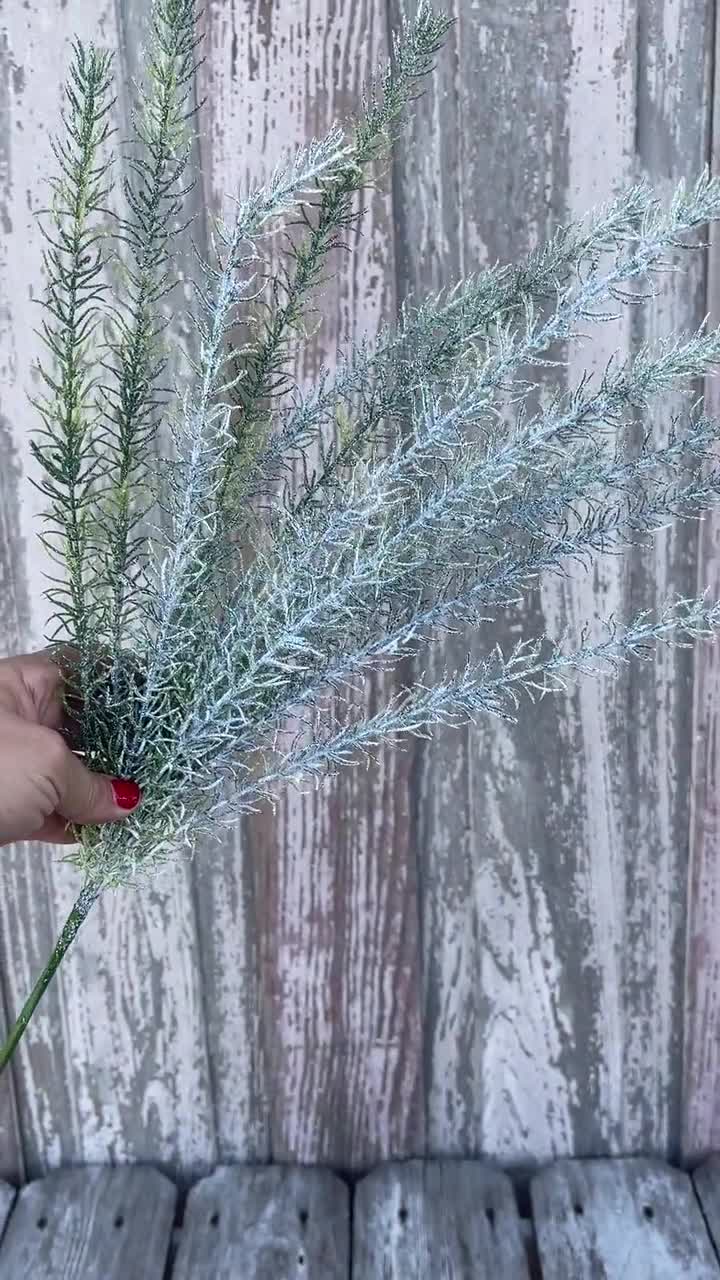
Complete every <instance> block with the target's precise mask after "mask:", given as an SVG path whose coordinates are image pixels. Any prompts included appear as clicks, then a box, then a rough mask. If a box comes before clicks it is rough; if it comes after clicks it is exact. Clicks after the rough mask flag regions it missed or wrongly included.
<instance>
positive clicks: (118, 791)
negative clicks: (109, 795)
mask: <svg viewBox="0 0 720 1280" xmlns="http://www.w3.org/2000/svg"><path fill="white" fill-rule="evenodd" d="M110 785H111V786H112V789H113V795H114V797H115V803H116V805H117V806H118V808H120V809H134V808H135V807H136V805H139V803H140V797H141V795H142V792H141V790H140V788H139V786H138V784H137V782H128V781H127V779H125V778H113V779H112V780H111V784H110Z"/></svg>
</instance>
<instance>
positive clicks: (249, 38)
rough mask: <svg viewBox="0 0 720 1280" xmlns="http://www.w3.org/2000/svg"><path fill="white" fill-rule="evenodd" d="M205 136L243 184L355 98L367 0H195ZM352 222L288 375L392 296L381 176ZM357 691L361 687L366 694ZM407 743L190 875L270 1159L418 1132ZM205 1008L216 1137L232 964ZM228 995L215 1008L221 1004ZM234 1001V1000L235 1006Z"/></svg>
mask: <svg viewBox="0 0 720 1280" xmlns="http://www.w3.org/2000/svg"><path fill="white" fill-rule="evenodd" d="M208 21H209V28H210V47H211V49H212V54H211V58H210V67H209V71H208V74H210V75H211V76H212V79H211V81H209V82H208V83H209V88H210V97H209V102H208V111H209V112H210V117H211V121H212V124H211V135H210V142H211V147H210V150H209V154H208V158H207V162H206V166H205V173H206V180H207V181H209V194H210V196H211V199H212V202H213V203H217V201H218V200H219V198H220V196H221V193H222V192H223V191H230V192H233V191H236V190H237V189H238V188H240V189H241V190H242V189H244V188H245V187H246V186H247V184H248V183H249V182H250V181H252V180H253V179H257V178H258V177H260V176H261V175H262V174H263V173H264V172H266V171H267V169H268V168H269V167H270V166H272V165H273V164H274V163H276V162H277V161H278V160H279V159H280V158H281V157H282V156H285V155H287V154H288V152H289V150H290V148H291V147H292V146H294V145H296V144H298V143H301V142H304V141H305V140H306V139H307V138H308V137H309V136H312V135H317V134H320V133H322V132H323V131H324V130H326V128H327V127H328V126H329V125H330V123H331V122H333V121H334V120H335V119H336V118H338V117H341V118H342V117H345V116H346V115H347V113H348V111H349V110H350V109H351V108H354V107H356V106H357V105H358V103H359V98H360V93H361V88H362V82H363V79H364V78H365V76H366V75H367V73H368V72H369V71H371V70H372V69H373V68H374V66H375V64H376V61H377V59H378V58H379V56H380V55H381V53H382V51H383V50H384V49H385V46H386V21H385V5H384V4H383V3H381V0H361V2H357V0H353V2H352V3H351V2H350V0H342V3H338V4H337V5H333V6H332V7H330V8H329V7H328V5H327V4H326V3H325V0H309V3H308V4H307V5H303V6H300V5H297V4H288V5H281V6H267V5H255V4H252V5H249V6H248V5H246V4H244V3H240V2H239V0H222V3H215V4H211V5H210V6H209V10H208ZM365 200H366V206H367V208H366V212H365V215H364V217H363V222H362V234H361V235H358V236H353V249H354V252H353V254H352V257H347V256H343V257H341V258H340V260H339V261H338V263H337V266H338V270H339V275H338V278H337V279H336V280H333V281H332V282H330V283H328V284H327V285H325V286H324V287H323V290H322V297H321V299H320V303H321V311H320V315H319V317H313V325H314V324H315V323H316V321H317V319H320V320H321V321H322V325H321V328H320V331H319V333H318V334H317V335H316V336H315V337H314V340H313V341H311V342H309V343H308V344H307V345H306V346H305V347H304V350H303V354H302V357H301V358H300V359H299V360H298V362H297V364H296V365H295V368H296V370H297V374H298V376H299V377H300V378H301V379H302V380H303V381H305V380H307V379H309V378H310V377H311V376H312V375H313V374H314V373H316V372H317V370H318V368H319V366H320V364H321V363H322V362H323V361H327V362H329V363H332V362H333V359H334V356H335V351H336V348H337V346H338V345H344V344H346V343H347V342H348V341H349V340H350V339H354V338H357V337H359V336H360V335H361V334H363V333H369V334H372V332H373V331H374V330H375V329H376V327H377V325H378V322H379V320H380V319H381V318H382V317H383V316H387V315H389V314H390V313H391V311H392V305H393V284H394V280H393V246H392V226H391V217H390V197H389V194H388V192H387V185H386V186H385V187H384V188H382V189H381V190H380V191H379V192H377V193H372V192H369V193H366V198H365ZM376 696H377V693H376V691H375V690H374V689H373V690H370V692H369V694H368V697H369V699H370V700H371V701H372V700H373V699H374V698H376ZM409 769H410V757H408V756H402V755H399V754H394V753H391V752H390V753H385V754H384V755H383V756H382V758H381V760H380V762H379V763H378V764H377V766H374V767H372V768H370V769H369V770H367V771H365V770H364V769H363V770H358V771H357V772H353V773H352V774H350V773H346V775H345V776H344V777H343V778H340V779H339V780H337V782H334V783H332V784H328V785H323V786H322V787H321V788H320V789H319V790H318V791H317V792H315V793H313V794H311V795H307V796H303V795H299V794H297V793H295V792H292V791H287V792H286V793H284V794H283V795H282V796H281V797H280V801H279V807H278V812H277V816H276V817H275V818H274V819H272V818H270V817H269V816H265V815H263V816H262V817H260V818H258V819H257V820H255V819H253V820H252V821H249V822H248V823H247V824H246V825H245V836H244V840H245V841H246V842H247V844H246V847H247V848H248V850H249V858H250V859H251V861H248V862H246V863H245V864H244V867H243V868H241V866H240V863H239V861H237V860H236V866H237V868H238V870H237V874H238V875H243V876H245V875H247V874H249V868H250V866H251V865H252V866H254V875H255V881H254V884H253V886H252V887H251V888H249V889H248V891H247V895H245V890H243V891H242V892H239V893H238V894H237V895H236V896H234V898H233V900H232V901H229V900H226V901H219V902H218V900H217V898H215V901H213V895H217V892H218V886H217V885H212V884H210V883H207V884H205V883H203V884H202V885H201V884H200V883H198V889H199V895H200V898H201V900H202V899H203V898H204V899H205V901H206V902H207V903H208V906H207V909H205V908H203V912H204V914H205V915H206V916H207V917H208V918H209V917H210V915H211V913H212V911H213V910H214V909H215V905H216V903H217V905H219V908H220V917H219V919H218V920H217V923H216V927H215V929H214V930H213V932H212V935H211V936H210V937H209V938H208V939H206V944H207V952H206V960H205V965H206V971H207V970H210V971H212V972H215V973H220V972H225V973H233V972H234V973H236V974H239V975H243V977H242V982H243V984H244V982H245V976H244V975H246V974H247V972H248V965H249V963H250V960H249V952H248V946H247V937H248V931H247V925H246V923H245V921H246V919H247V915H246V909H245V907H244V906H242V903H243V902H244V901H246V900H250V901H252V902H254V909H255V913H256V920H257V922H258V927H259V934H260V936H259V944H258V945H259V960H260V966H261V975H262V997H261V998H262V1012H261V1021H262V1041H263V1049H262V1056H263V1060H264V1070H265V1072H266V1079H267V1082H268V1090H269V1093H270V1097H269V1106H270V1133H271V1150H272V1152H273V1155H274V1157H275V1158H277V1159H281V1160H299V1161H303V1162H315V1161H318V1162H320V1163H331V1164H336V1165H341V1166H345V1167H347V1166H349V1165H363V1164H367V1163H368V1162H370V1161H372V1160H376V1159H380V1158H382V1157H383V1156H386V1155H387V1154H388V1153H390V1152H391V1151H394V1150H402V1151H406V1152H409V1151H417V1150H420V1149H421V1147H422V1116H421V1110H420V1091H419V1079H420V1012H419V972H418V950H419V949H418V943H417V913H416V905H415V895H416V887H415V865H414V861H415V860H414V854H413V852H412V847H411V843H410V840H409V831H408V818H407V813H408V807H409V800H408V793H409ZM219 999H220V1013H221V1014H222V1016H219V1017H218V1018H217V1020H216V1021H215V1022H214V1023H211V1024H209V1025H210V1052H211V1055H212V1057H213V1060H214V1062H215V1063H216V1064H217V1078H218V1079H219V1080H222V1079H223V1077H224V1076H225V1072H228V1076H227V1080H226V1081H224V1082H223V1083H221V1084H220V1085H219V1092H218V1129H219V1134H220V1135H221V1136H220V1141H221V1143H225V1144H226V1146H225V1149H226V1150H231V1149H232V1143H233V1142H234V1138H233V1136H232V1124H233V1117H234V1115H235V1112H236V1109H237V1107H238V1097H240V1096H241V1093H240V1092H238V1091H234V1090H233V1086H232V1082H233V1080H235V1079H237V1080H238V1081H239V1088H240V1090H241V1091H244V1092H245V1094H247V1090H248V1088H249V1085H248V1071H249V1060H248V1058H247V1057H244V1056H241V1057H240V1058H239V1059H237V1031H236V1022H235V1019H236V1016H237V1014H236V1009H237V1004H238V992H237V987H236V984H235V981H234V980H232V979H226V982H225V983H224V984H222V985H221V990H220V994H219ZM231 1006H232V1010H233V1013H232V1016H231V1017H228V1016H227V1014H228V1013H229V1012H230V1007H231ZM244 1016H245V1015H243V1017H244Z"/></svg>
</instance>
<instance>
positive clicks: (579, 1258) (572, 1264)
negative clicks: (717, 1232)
mask: <svg viewBox="0 0 720 1280" xmlns="http://www.w3.org/2000/svg"><path fill="white" fill-rule="evenodd" d="M530 1191H531V1197H532V1209H533V1221H534V1224H535V1234H536V1238H537V1242H538V1251H539V1255H540V1262H541V1265H542V1269H543V1275H548V1276H552V1278H553V1280H627V1278H629V1277H630V1276H632V1280H676V1277H678V1276H683V1277H686V1278H687V1280H716V1277H717V1276H718V1274H720V1268H718V1263H717V1259H716V1257H715V1253H714V1251H713V1247H712V1244H711V1242H710V1238H709V1236H708V1234H707V1231H706V1230H705V1226H704V1223H703V1219H702V1214H701V1212H700V1209H699V1207H698V1203H697V1201H696V1199H695V1196H694V1194H693V1189H692V1183H691V1182H690V1179H689V1178H688V1176H687V1174H684V1173H681V1172H680V1170H678V1169H671V1168H670V1167H669V1166H668V1165H664V1164H662V1163H661V1162H660V1161H659V1160H646V1159H628V1160H613V1161H610V1160H576V1161H572V1160H564V1161H560V1162H559V1163H558V1164H556V1165H553V1166H552V1167H551V1168H549V1169H544V1170H543V1171H542V1173H539V1174H537V1175H536V1176H535V1177H534V1178H533V1180H532V1183H531V1187H530Z"/></svg>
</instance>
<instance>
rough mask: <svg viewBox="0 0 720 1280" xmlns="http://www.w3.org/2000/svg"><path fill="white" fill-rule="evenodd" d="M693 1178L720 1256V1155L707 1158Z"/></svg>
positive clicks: (708, 1227) (711, 1235) (696, 1170)
mask: <svg viewBox="0 0 720 1280" xmlns="http://www.w3.org/2000/svg"><path fill="white" fill-rule="evenodd" d="M692 1180H693V1186H694V1187H695V1192H696V1194H697V1197H698V1199H699V1201H700V1204H701V1206H702V1211H703V1214H704V1216H705V1222H706V1225H707V1229H708V1231H709V1232H710V1238H711V1240H712V1241H713V1243H714V1245H715V1251H716V1253H717V1254H718V1256H720V1155H718V1154H717V1153H715V1154H714V1155H712V1156H710V1157H709V1158H708V1159H707V1160H705V1161H704V1162H703V1164H701V1165H700V1167H699V1168H698V1169H695V1171H694V1172H693V1175H692Z"/></svg>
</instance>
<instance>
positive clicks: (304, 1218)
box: [173, 1165, 350, 1280]
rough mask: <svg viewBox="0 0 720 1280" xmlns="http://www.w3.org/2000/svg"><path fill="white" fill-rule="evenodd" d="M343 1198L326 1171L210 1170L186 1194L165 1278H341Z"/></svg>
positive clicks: (346, 1246)
mask: <svg viewBox="0 0 720 1280" xmlns="http://www.w3.org/2000/svg"><path fill="white" fill-rule="evenodd" d="M349 1271H350V1197H349V1192H348V1189H347V1187H346V1186H345V1184H344V1183H342V1182H341V1181H340V1179H339V1178H336V1177H335V1176H334V1175H333V1174H332V1173H330V1172H329V1171H328V1170H326V1169H290V1168H281V1167H280V1166H278V1165H274V1166H272V1167H270V1168H264V1169H263V1168H256V1169H238V1168H235V1169H232V1168H225V1169H217V1170H216V1171H215V1173H213V1174H211V1176H210V1177H209V1178H204V1179H203V1180H202V1182H199V1183H198V1184H197V1186H195V1187H193V1189H192V1191H191V1192H190V1194H189V1196H188V1201H187V1206H186V1209H185V1215H184V1218H183V1225H182V1230H181V1233H180V1245H179V1249H178V1253H177V1257H176V1260H175V1266H174V1268H173V1280H236V1277H238V1276H240V1275H242V1277H243V1280H298V1278H299V1277H301V1276H313V1277H315V1276H317V1278H318V1280H347V1277H348V1275H349Z"/></svg>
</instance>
